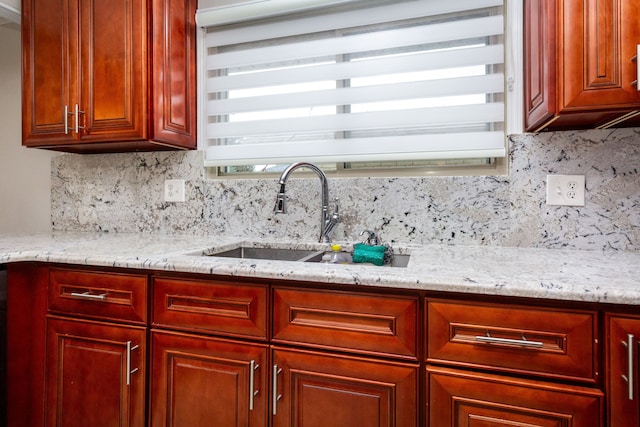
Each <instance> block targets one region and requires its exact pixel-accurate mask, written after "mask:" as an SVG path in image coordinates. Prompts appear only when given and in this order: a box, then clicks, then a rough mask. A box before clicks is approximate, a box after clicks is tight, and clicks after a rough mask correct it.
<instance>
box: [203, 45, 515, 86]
mask: <svg viewBox="0 0 640 427" xmlns="http://www.w3.org/2000/svg"><path fill="white" fill-rule="evenodd" d="M503 60H504V49H503V46H502V45H492V46H482V47H474V48H467V49H456V50H450V51H438V52H426V53H420V54H414V55H411V56H400V57H381V58H376V59H369V60H367V61H357V62H336V63H331V64H326V65H317V66H314V67H300V68H297V69H286V70H273V71H264V72H261V73H251V74H235V75H227V76H212V77H210V78H209V79H208V80H207V90H208V91H209V93H213V92H219V91H223V90H224V91H228V90H238V89H248V88H255V87H263V86H277V85H285V84H295V83H310V82H316V81H324V80H343V79H350V78H358V77H370V76H378V75H385V74H394V73H406V72H413V71H430V70H438V69H442V68H457V67H469V66H474V65H493V64H500V63H502V62H503Z"/></svg>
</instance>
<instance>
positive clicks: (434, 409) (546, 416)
mask: <svg viewBox="0 0 640 427" xmlns="http://www.w3.org/2000/svg"><path fill="white" fill-rule="evenodd" d="M427 395H428V398H427V411H428V412H427V414H428V415H427V417H428V422H427V426H428V427H489V426H491V427H498V426H504V427H507V426H537V427H566V426H571V427H599V426H602V425H603V424H602V414H603V410H602V409H603V408H602V406H603V403H602V401H603V396H602V393H601V392H600V391H599V390H596V389H590V388H586V387H577V386H569V385H559V384H552V383H545V382H543V381H535V380H525V379H520V380H519V379H516V378H509V377H501V376H498V375H491V374H481V373H473V372H465V371H460V370H455V369H448V368H435V367H429V368H428V369H427Z"/></svg>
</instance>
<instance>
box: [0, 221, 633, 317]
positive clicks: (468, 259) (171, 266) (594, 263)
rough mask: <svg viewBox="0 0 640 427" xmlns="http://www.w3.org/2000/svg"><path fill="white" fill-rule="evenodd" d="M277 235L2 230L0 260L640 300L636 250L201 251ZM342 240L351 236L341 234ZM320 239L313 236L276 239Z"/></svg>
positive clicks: (573, 298)
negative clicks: (319, 259) (333, 258)
mask: <svg viewBox="0 0 640 427" xmlns="http://www.w3.org/2000/svg"><path fill="white" fill-rule="evenodd" d="M274 241H275V240H274V239H247V238H242V237H217V238H213V237H206V236H186V235H159V234H151V233H99V232H96V233H80V232H56V233H44V234H33V235H2V234H0V264H7V263H11V262H22V261H36V262H52V263H63V264H74V265H85V266H95V267H114V268H131V269H148V270H155V271H167V272H184V273H199V274H212V275H214V274H215V275H221V276H231V277H246V278H261V279H275V280H285V281H304V282H317V283H327V284H335V285H340V284H345V285H361V286H363V287H367V286H375V287H384V288H397V289H414V290H416V289H417V290H428V291H445V292H459V293H470V294H482V295H496V296H512V297H525V298H542V299H555V300H566V301H582V302H598V303H610V304H624V305H640V252H623V251H614V250H611V251H582V250H572V249H541V248H521V247H490V246H453V245H415V244H412V245H402V244H394V250H395V251H396V252H397V253H408V254H411V260H410V262H409V265H408V266H407V267H406V268H391V267H376V266H370V265H359V264H352V265H331V264H320V263H301V262H293V261H267V260H250V259H233V258H216V257H209V256H199V255H201V254H203V253H209V252H213V251H216V250H223V249H225V248H230V247H233V246H236V245H238V244H262V245H265V246H268V245H270V244H274ZM343 243H344V245H345V246H347V247H348V246H349V245H350V244H351V243H349V242H343ZM277 245H285V246H292V245H293V246H297V247H303V248H306V247H308V248H313V249H317V248H319V247H321V246H319V244H318V243H314V242H298V241H286V240H280V239H279V240H277Z"/></svg>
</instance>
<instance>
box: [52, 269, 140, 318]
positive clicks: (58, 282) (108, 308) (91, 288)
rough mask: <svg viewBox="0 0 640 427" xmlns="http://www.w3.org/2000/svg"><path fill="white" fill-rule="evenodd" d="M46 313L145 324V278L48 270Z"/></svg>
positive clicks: (116, 274)
mask: <svg viewBox="0 0 640 427" xmlns="http://www.w3.org/2000/svg"><path fill="white" fill-rule="evenodd" d="M49 310H50V311H52V312H57V313H66V314H70V315H74V316H76V315H77V316H83V317H92V318H97V319H107V320H118V321H127V322H132V323H146V322H147V277H146V276H143V275H133V274H118V273H103V272H90V271H79V270H66V269H51V270H50V272H49Z"/></svg>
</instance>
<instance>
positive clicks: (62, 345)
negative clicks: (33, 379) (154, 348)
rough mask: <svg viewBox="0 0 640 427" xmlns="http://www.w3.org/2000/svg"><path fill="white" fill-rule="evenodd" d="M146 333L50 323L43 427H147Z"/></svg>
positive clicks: (63, 321) (72, 322)
mask: <svg viewBox="0 0 640 427" xmlns="http://www.w3.org/2000/svg"><path fill="white" fill-rule="evenodd" d="M145 360H146V330H145V328H143V327H138V326H121V325H113V324H108V323H101V322H94V321H90V320H75V319H74V320H72V319H64V318H57V317H49V318H48V319H47V365H46V372H47V374H46V386H45V388H46V401H45V425H46V426H57V427H77V426H91V427H113V426H127V427H144V426H145V407H146V393H145V381H146V372H145V371H146V370H145Z"/></svg>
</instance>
